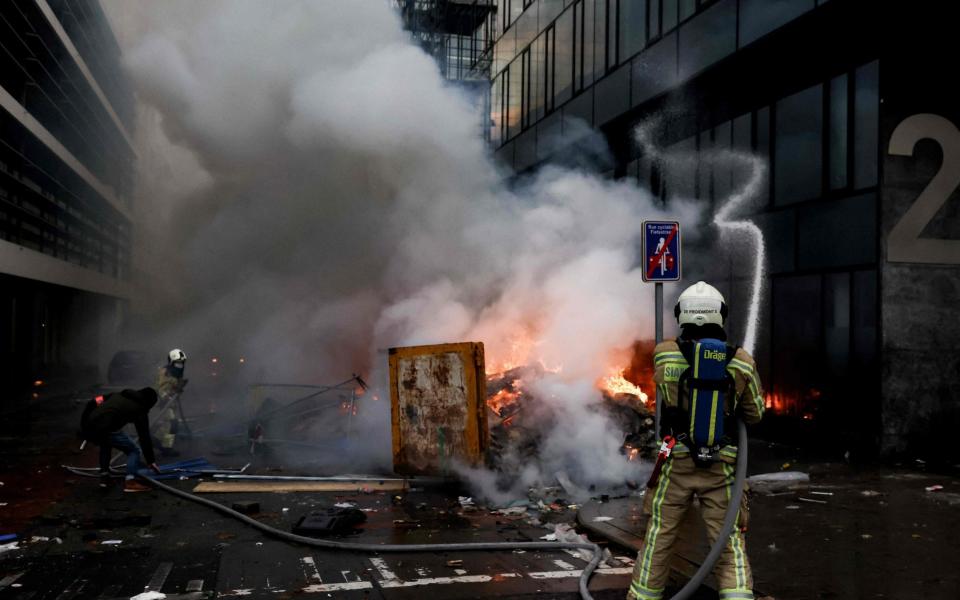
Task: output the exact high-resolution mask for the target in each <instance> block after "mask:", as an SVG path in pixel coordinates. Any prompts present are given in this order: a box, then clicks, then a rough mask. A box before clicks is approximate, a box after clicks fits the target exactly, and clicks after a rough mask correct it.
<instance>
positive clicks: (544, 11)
mask: <svg viewBox="0 0 960 600" xmlns="http://www.w3.org/2000/svg"><path fill="white" fill-rule="evenodd" d="M562 12H563V0H540V28H541V29H543V28H544V27H546V26H547V25H549V24H550V22H551V21H553V20H554V19H556V18H557V17H558V16H560V13H562Z"/></svg>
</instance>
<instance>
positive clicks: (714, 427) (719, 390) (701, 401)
mask: <svg viewBox="0 0 960 600" xmlns="http://www.w3.org/2000/svg"><path fill="white" fill-rule="evenodd" d="M679 346H680V352H681V353H682V354H683V357H684V358H685V359H686V361H687V365H688V366H687V368H686V370H684V372H683V373H682V374H681V375H680V379H679V381H678V385H677V388H678V396H677V406H676V407H671V409H670V410H669V411H668V419H669V421H668V422H669V424H670V427H671V428H672V429H673V432H674V437H676V439H677V441H678V442H681V443H683V444H684V445H685V446H687V447H688V448H689V449H690V455H691V456H692V457H693V461H694V463H696V465H697V466H699V467H706V466H709V465H710V463H712V462H714V461H715V460H716V459H717V455H718V453H719V452H720V449H721V448H723V447H724V446H726V445H728V444H730V443H732V438H731V437H729V435H727V432H728V431H729V432H733V431H734V430H735V428H734V422H733V415H727V414H726V413H725V407H726V403H727V399H728V398H731V397H735V396H736V393H737V391H736V383H735V381H734V379H733V376H732V375H730V373H729V372H728V371H727V365H728V364H730V361H731V360H733V357H734V355H735V354H736V353H737V348H736V346H730V345H728V344H727V343H726V342H723V341H721V340H717V339H713V338H703V339H700V340H695V341H694V340H681V341H680V342H679Z"/></svg>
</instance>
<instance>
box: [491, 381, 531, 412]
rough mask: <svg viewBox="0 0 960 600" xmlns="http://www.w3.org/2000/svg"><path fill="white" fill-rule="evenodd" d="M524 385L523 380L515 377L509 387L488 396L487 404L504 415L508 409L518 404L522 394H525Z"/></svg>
mask: <svg viewBox="0 0 960 600" xmlns="http://www.w3.org/2000/svg"><path fill="white" fill-rule="evenodd" d="M522 387H523V382H522V381H521V380H519V379H514V380H513V381H511V382H510V386H509V387H505V388H503V389H502V390H500V391H499V392H497V393H496V394H494V395H493V396H490V397H489V398H487V406H489V407H490V410H492V411H493V412H495V413H496V414H498V415H500V416H504V414H505V413H506V412H508V411H507V410H506V409H508V408H510V407H511V406H513V405H514V404H516V402H517V401H518V400H519V399H520V396H522V395H523V389H522Z"/></svg>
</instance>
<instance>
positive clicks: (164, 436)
mask: <svg viewBox="0 0 960 600" xmlns="http://www.w3.org/2000/svg"><path fill="white" fill-rule="evenodd" d="M186 362H187V355H186V354H184V352H183V350H180V349H179V348H177V349H173V350H171V351H170V352H169V354H168V355H167V364H166V365H164V366H162V367H160V369H159V371H158V372H157V385H156V388H157V395H158V396H159V397H160V401H159V405H160V412H159V414H158V415H157V419H156V421H155V422H154V424H153V433H154V436H155V437H156V438H157V441H158V442H159V444H158V445H159V447H160V454H162V455H164V456H177V455H179V452H177V451H176V450H175V449H174V447H173V444H174V442H175V441H176V438H177V430H178V429H179V424H180V420H179V418H178V416H177V411H178V410H179V411H180V414H181V416H182V413H183V410H182V408H181V407H180V394H182V393H183V388H184V386H186V385H187V380H186V379H184V377H183V370H184V367H185V366H186Z"/></svg>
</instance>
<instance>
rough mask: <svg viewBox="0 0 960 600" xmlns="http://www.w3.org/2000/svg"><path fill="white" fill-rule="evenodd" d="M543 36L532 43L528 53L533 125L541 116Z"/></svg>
mask: <svg viewBox="0 0 960 600" xmlns="http://www.w3.org/2000/svg"><path fill="white" fill-rule="evenodd" d="M543 38H544V36H542V35H541V36H540V37H538V38H537V39H536V40H535V41H534V42H533V48H532V50H531V52H530V63H531V65H530V88H531V89H530V98H531V99H530V104H531V109H532V116H531V120H530V122H531V123H535V122H536V121H538V120H539V119H540V117H542V116H543V79H544V76H543V61H544V54H543V52H544V50H543V49H544V43H543Z"/></svg>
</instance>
